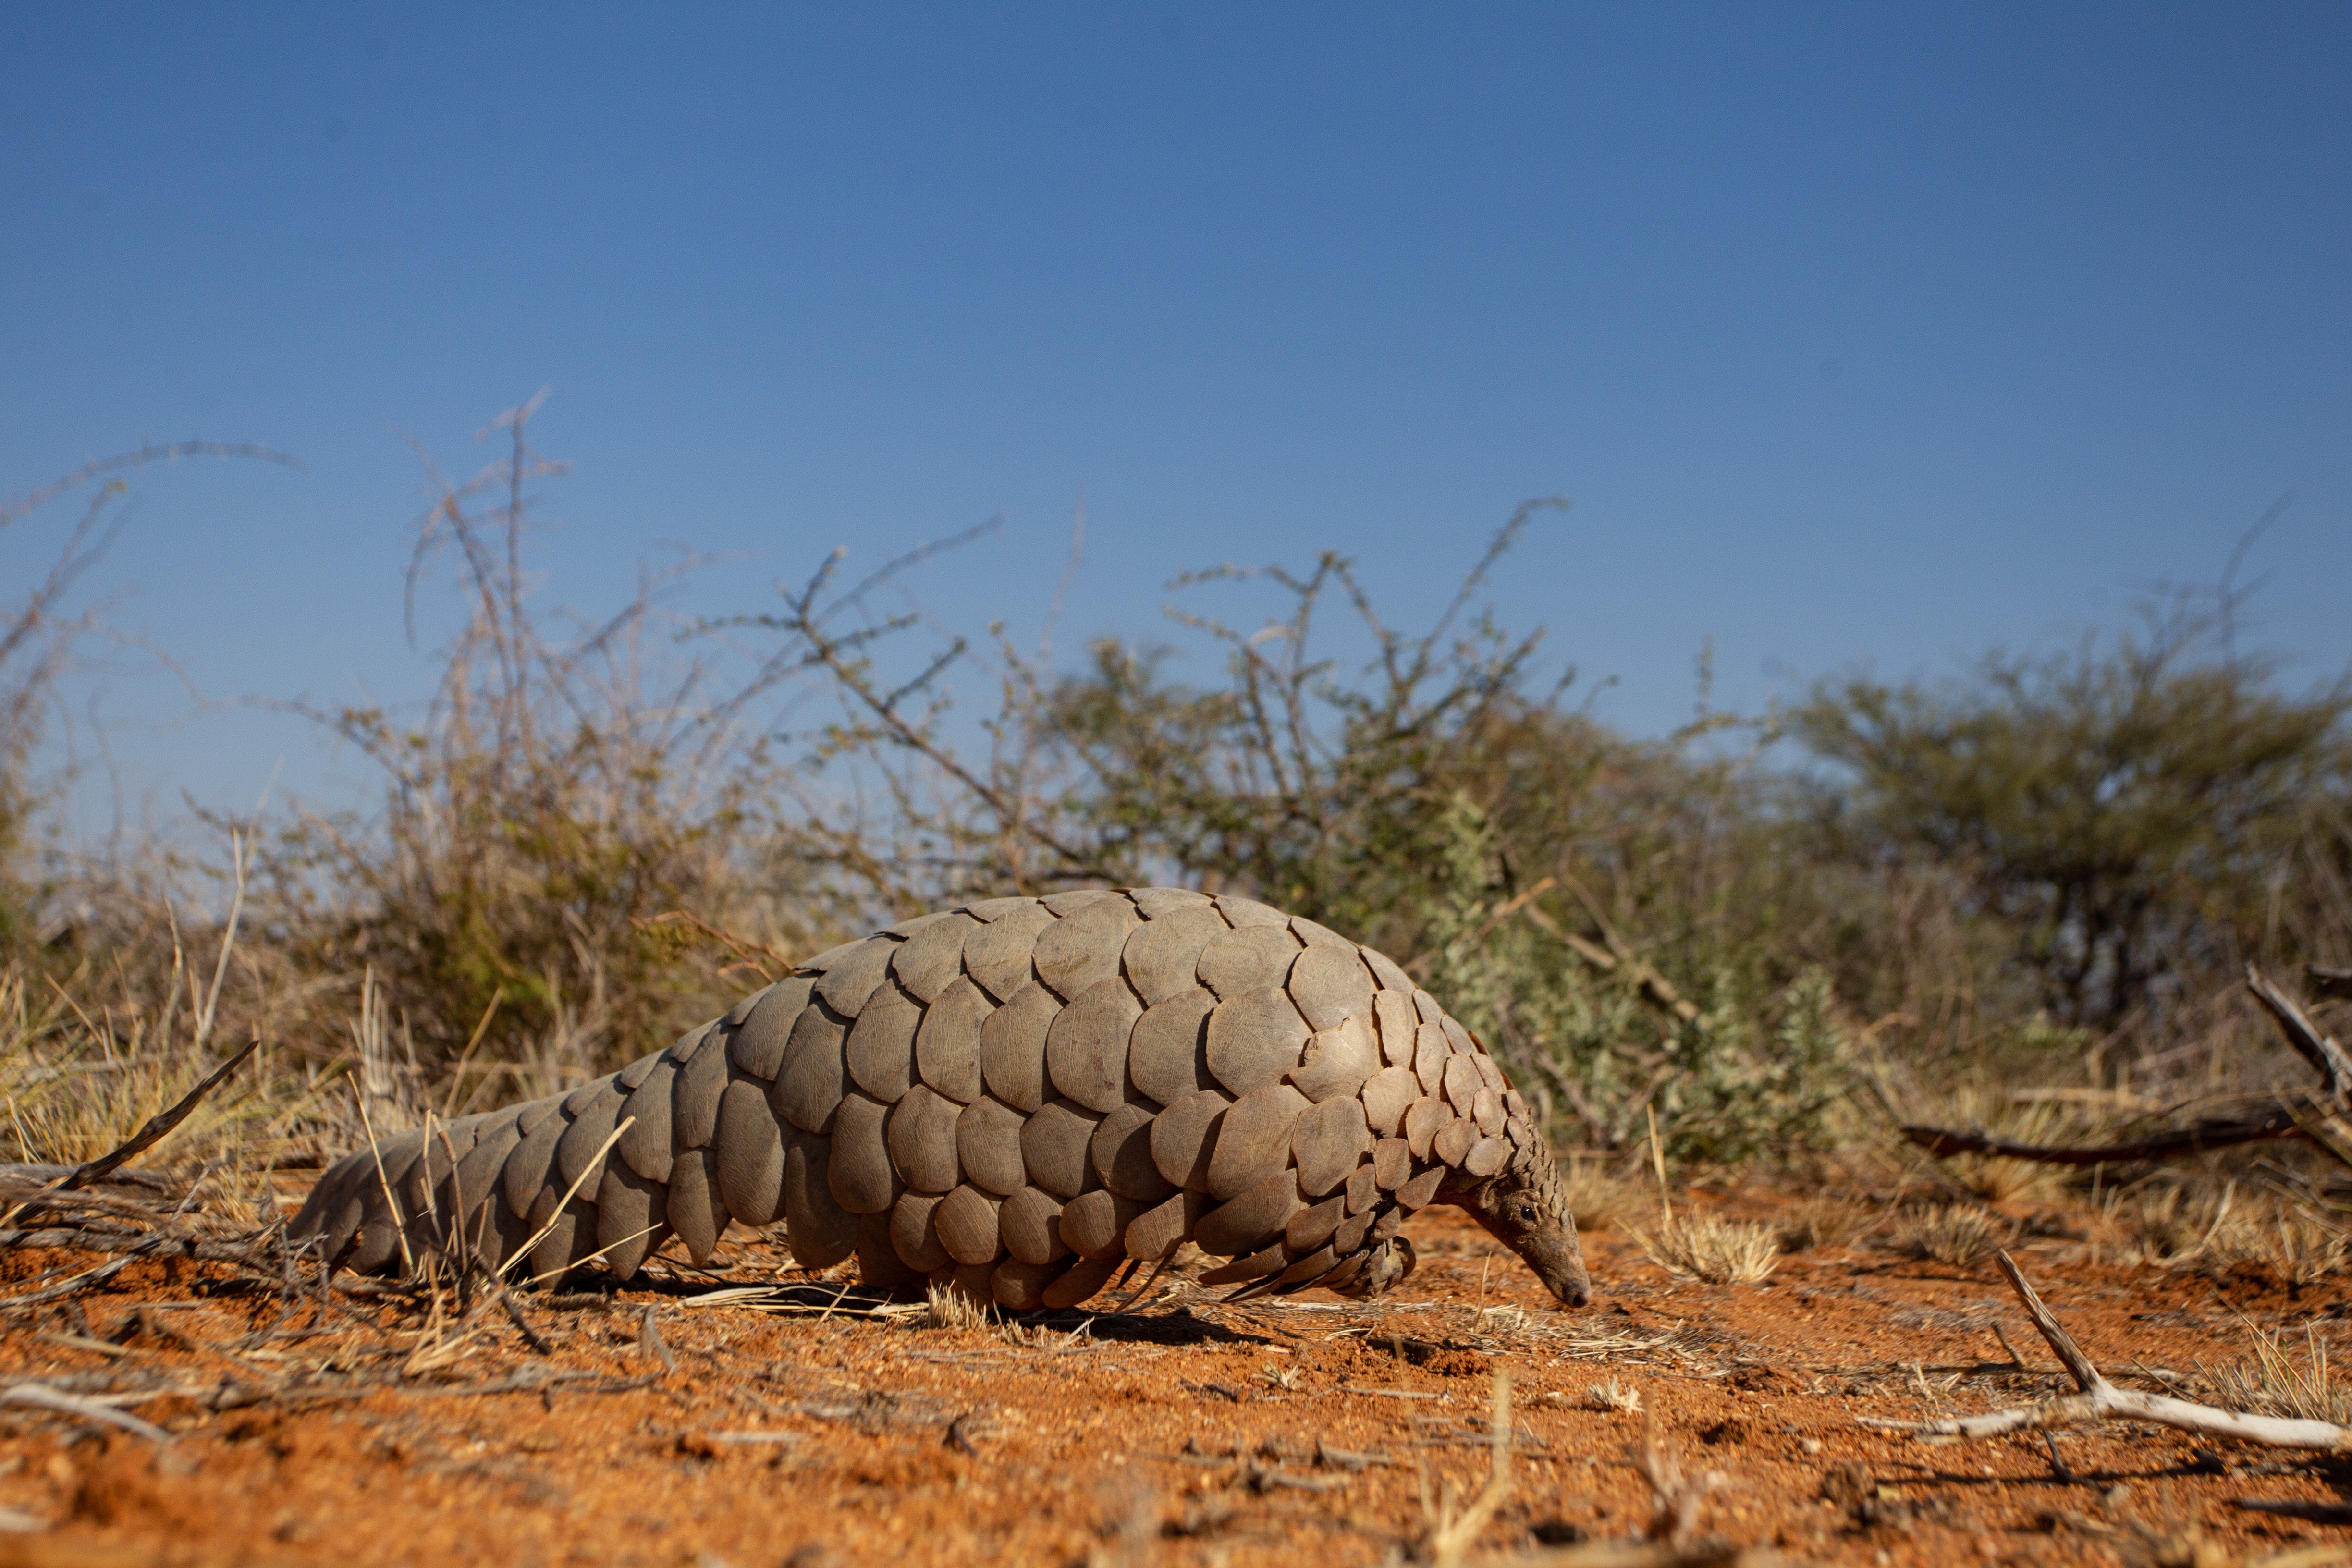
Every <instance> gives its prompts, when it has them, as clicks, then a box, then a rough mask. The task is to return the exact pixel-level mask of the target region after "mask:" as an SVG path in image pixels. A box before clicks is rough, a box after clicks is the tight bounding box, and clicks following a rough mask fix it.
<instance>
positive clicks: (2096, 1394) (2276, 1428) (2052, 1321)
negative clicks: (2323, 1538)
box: [1861, 1252, 2352, 1453]
mask: <svg viewBox="0 0 2352 1568" xmlns="http://www.w3.org/2000/svg"><path fill="white" fill-rule="evenodd" d="M1995 1261H1997V1262H1998V1263H1999V1264H2000V1271H2001V1273H2002V1274H2003V1275H2004V1276H2005V1277H2007V1279H2008V1280H2009V1284H2010V1289H2012V1290H2014V1291H2016V1292H2017V1299H2018V1302H2019V1304H2020V1305H2021V1306H2022V1307H2023V1308H2024V1309H2025V1315H2026V1316H2027V1317H2028V1318H2030V1319H2032V1322H2033V1326H2034V1327H2035V1328H2036V1329H2037V1330H2039V1331H2041V1334H2042V1339H2043V1340H2044V1341H2046V1342H2048V1343H2049V1346H2050V1348H2051V1349H2052V1350H2053V1351H2054V1352H2057V1356H2058V1360H2059V1361H2060V1362H2061V1363H2063V1365H2064V1366H2065V1368H2066V1372H2067V1374H2068V1375H2069V1376H2071V1377H2073V1378H2074V1383H2075V1384H2076V1386H2077V1387H2078V1388H2079V1390H2080V1392H2079V1393H2075V1394H2064V1395H2062V1396H2061V1397H2059V1398H2055V1399H2045V1400H2042V1401H2041V1402H2040V1403H2038V1404H2034V1405H2017V1406H2013V1407H2012V1408H2010V1409H2007V1410H1995V1411H1989V1412H1987V1413H1986V1414H1984V1415H1961V1416H1951V1417H1947V1418H1945V1419H1942V1420H1937V1421H1890V1420H1885V1419H1881V1418H1878V1417H1874V1416H1864V1417H1861V1422H1862V1425H1864V1426H1874V1427H1879V1428H1882V1429H1885V1430H1887V1431H1896V1432H1910V1433H1913V1434H1916V1436H1923V1437H1997V1436H2002V1435H2003V1434H2005V1433H2010V1432H2030V1431H2036V1430H2041V1429H2044V1428H2048V1427H2053V1426H2077V1425H2080V1424H2081V1423H2084V1422H2086V1421H2110V1420H2126V1421H2149V1422H2154V1423H2155V1424H2156V1425H2158V1426H2171V1427H2175V1428H2177V1429H2179V1430H2180V1431H2183V1432H2201V1433H2206V1434H2209V1435H2210V1436H2217V1437H2232V1438H2235V1439H2237V1440H2238V1441H2239V1442H2242V1443H2256V1444H2261V1445H2263V1446H2265V1447H2274V1448H2307V1449H2315V1450H2318V1451H2321V1452H2326V1453H2334V1452H2340V1451H2343V1450H2345V1449H2347V1448H2352V1430H2347V1429H2346V1428H2344V1427H2342V1426H2336V1425H2335V1424H2334V1423H2333V1422H2328V1421H2304V1420H2290V1419H2287V1418H2285V1417H2283V1416H2273V1415H2243V1414H2241V1413H2240V1412H2237V1411H2234V1410H2222V1409H2220V1408H2218V1407H2216V1406H2214V1405H2196V1404H2192V1403H2190V1402H2189V1401H2188V1400H2186V1399H2175V1398H2172V1397H2170V1396H2169V1395H2168V1394H2141V1393H2137V1392H2136V1391H2134V1390H2131V1389H2126V1388H2118V1387H2116V1385H2115V1384H2112V1383H2109V1382H2108V1381H2107V1380H2106V1378H2105V1376H2104V1375H2102V1374H2101V1373H2100V1372H2099V1369H2098V1368H2097V1367H2095V1366H2094V1365H2092V1364H2091V1359H2090V1357H2088V1356H2086V1355H2084V1353H2083V1351H2082V1347H2081V1346H2079V1345H2077V1344H2076V1343H2075V1342H2074V1337H2073V1336H2072V1335H2070V1334H2068V1333H2067V1332H2066V1331H2065V1330H2064V1329H2063V1327H2061V1326H2060V1325H2059V1322H2058V1320H2057V1319H2056V1318H2055V1317H2053V1316H2052V1314H2051V1311H2050V1309H2049V1308H2048V1307H2046V1306H2044V1305H2043V1304H2042V1298H2041V1297H2040V1296H2039V1295H2037V1294H2035V1292H2034V1289H2033V1287H2032V1285H2030V1284H2028V1283H2027V1282H2026V1279H2025V1276H2024V1275H2023V1274H2022V1273H2021V1272H2020V1271H2019V1269H2018V1267H2017V1264H2016V1262H2015V1260H2013V1259H2012V1258H2011V1257H2010V1256H2009V1254H2008V1253H2006V1252H2002V1253H1999V1254H1996V1255H1995Z"/></svg>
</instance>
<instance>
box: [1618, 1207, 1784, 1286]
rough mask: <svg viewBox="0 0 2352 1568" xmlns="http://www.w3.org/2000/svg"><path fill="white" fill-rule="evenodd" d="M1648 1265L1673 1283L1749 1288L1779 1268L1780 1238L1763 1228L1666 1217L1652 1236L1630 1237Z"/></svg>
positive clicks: (1725, 1221) (1710, 1219)
mask: <svg viewBox="0 0 2352 1568" xmlns="http://www.w3.org/2000/svg"><path fill="white" fill-rule="evenodd" d="M1633 1239H1634V1240H1636V1241H1638V1242H1640V1243H1641V1244H1642V1250H1643V1251H1644V1252H1646V1253H1648V1254H1649V1255H1650V1261H1651V1262H1653V1263H1655V1264H1656V1265H1658V1267H1659V1268H1664V1270H1665V1271H1666V1272H1667V1273H1669V1274H1672V1275H1673V1276H1674V1277H1675V1279H1697V1280H1701V1281H1704V1282H1705V1283H1706V1284H1709V1285H1753V1284H1754V1283H1756V1281H1758V1280H1759V1279H1763V1278H1764V1277H1765V1276H1767V1275H1769V1274H1770V1273H1771V1272H1772V1270H1773V1269H1775V1268H1779V1267H1780V1237H1779V1235H1778V1234H1777V1233H1776V1232H1775V1231H1774V1230H1773V1229H1772V1227H1771V1226H1769V1225H1756V1224H1753V1223H1751V1222H1749V1221H1747V1220H1737V1219H1720V1218H1717V1216H1716V1215H1691V1216H1690V1217H1688V1218H1685V1219H1675V1218H1669V1219H1667V1220H1666V1221H1664V1223H1663V1224H1661V1225H1660V1226H1658V1229H1657V1232H1656V1234H1655V1235H1651V1234H1649V1233H1647V1232H1644V1231H1641V1230H1634V1231H1633Z"/></svg>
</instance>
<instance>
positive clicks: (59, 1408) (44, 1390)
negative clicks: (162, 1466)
mask: <svg viewBox="0 0 2352 1568" xmlns="http://www.w3.org/2000/svg"><path fill="white" fill-rule="evenodd" d="M0 1405H33V1406H35V1407H36V1408H37V1409H41V1410H54V1411H56V1412H58V1414H59V1415H79V1416H80V1417H81V1418H82V1419H83V1420H85V1421H102V1422H104V1423H106V1424H107V1425H108V1426H120V1427H121V1428H122V1429H123V1430H124V1431H125V1432H129V1433H132V1434H134V1435H135V1436H141V1437H144V1438H146V1439H147V1440H148V1441H149V1442H151V1443H168V1442H170V1441H171V1440H172V1435H171V1434H170V1433H169V1432H166V1431H164V1430H163V1428H162V1427H161V1426H156V1425H155V1424H154V1423H153V1422H152V1421H142V1420H141V1419H139V1417H137V1416H136V1415H131V1414H129V1413H128V1412H126V1411H121V1410H117V1409H115V1408H114V1407H113V1406H112V1405H101V1404H100V1403H99V1402H98V1401H96V1400H94V1399H79V1398H76V1397H75V1396H74V1395H72V1394H60V1393H59V1392H58V1390H56V1389H54V1388H51V1387H49V1386H48V1385H47V1384H39V1383H20V1384H16V1386H14V1387H12V1388H10V1389H8V1390H6V1391H5V1392H0Z"/></svg>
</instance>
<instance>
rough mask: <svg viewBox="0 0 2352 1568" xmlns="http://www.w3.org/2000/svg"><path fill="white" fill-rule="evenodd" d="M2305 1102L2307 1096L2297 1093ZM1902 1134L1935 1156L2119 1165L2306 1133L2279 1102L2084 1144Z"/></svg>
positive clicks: (1940, 1132)
mask: <svg viewBox="0 0 2352 1568" xmlns="http://www.w3.org/2000/svg"><path fill="white" fill-rule="evenodd" d="M2294 1098H2295V1100H2297V1101H2302V1102H2306V1103H2307V1102H2308V1101H2309V1100H2310V1098H2311V1097H2310V1096H2307V1095H2298V1096H2296V1097H2294ZM1902 1132H1903V1136H1904V1137H1906V1138H1907V1139H1909V1140H1910V1141H1911V1142H1914V1143H1916V1144H1917V1145H1918V1146H1919V1147H1920V1148H1922V1149H1925V1150H1926V1151H1927V1152H1928V1153H1930V1154H1934V1155H1937V1156H1938V1157H1941V1156H1943V1155H1947V1154H1992V1155H1997V1156H1999V1157H2000V1158H2002V1159H2006V1160H2033V1161H2038V1162H2039V1163H2042V1164H2045V1165H2121V1164H2129V1163H2134V1162H2136V1161H2143V1160H2174V1159H2179V1158H2180V1157H2181V1156H2182V1155H2185V1154H2201V1153H2203V1152H2206V1151H2208V1150H2211V1149H2230V1148H2235V1147H2236V1146H2238V1145H2239V1144H2242V1143H2259V1142H2266V1141H2269V1140H2272V1139H2279V1138H2303V1137H2307V1136H2309V1134H2308V1133H2306V1132H2305V1131H2304V1126H2303V1123H2302V1122H2301V1121H2297V1120H2296V1118H2295V1114H2294V1108H2293V1107H2292V1106H2290V1105H2286V1104H2282V1105H2281V1106H2280V1107H2279V1108H2278V1109H2277V1110H2273V1111H2271V1112H2269V1113H2268V1114H2266V1115H2263V1116H2259V1117H2252V1118H2232V1119H2229V1120H2215V1121H2199V1122H2193V1123H2191V1124H2190V1125H2189V1126H2187V1127H2183V1128H2180V1129H2179V1130H2177V1131H2171V1132H2166V1133H2162V1134H2159V1135H2158V1136H2157V1137H2154V1138H2143V1139H2141V1140H2139V1141H2138V1142H2132V1143H2100V1144H2086V1145H2070V1144H2053V1143H2019V1142H2013V1141H2011V1140H2010V1139H2007V1138H1995V1137H1993V1136H1992V1135H1991V1134H1990V1133H1985V1132H1962V1131H1956V1130H1954V1129H1950V1128H1944V1127H1921V1126H1916V1125H1913V1124H1910V1123H1907V1122H1906V1124H1905V1125H1904V1126H1903V1128H1902Z"/></svg>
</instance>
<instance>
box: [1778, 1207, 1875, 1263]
mask: <svg viewBox="0 0 2352 1568" xmlns="http://www.w3.org/2000/svg"><path fill="white" fill-rule="evenodd" d="M1877 1220H1878V1211H1877V1210H1876V1209H1874V1207H1872V1206H1871V1205H1868V1204H1866V1203H1863V1202H1861V1201H1860V1200H1858V1199H1855V1198H1838V1197H1813V1198H1807V1199H1806V1200H1805V1201H1804V1202H1803V1203H1801V1204H1799V1205H1797V1212H1796V1213H1794V1214H1792V1215H1790V1216H1789V1217H1788V1218H1787V1219H1785V1220H1783V1221H1781V1222H1780V1250H1781V1251H1783V1252H1811V1250H1813V1249H1814V1248H1815V1247H1845V1246H1848V1245H1851V1244H1852V1243H1853V1241H1855V1240H1856V1239H1858V1238H1859V1237H1861V1236H1862V1235H1863V1234H1864V1232H1865V1231H1867V1230H1869V1229H1870V1227H1871V1226H1873V1225H1874V1224H1876V1223H1877Z"/></svg>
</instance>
